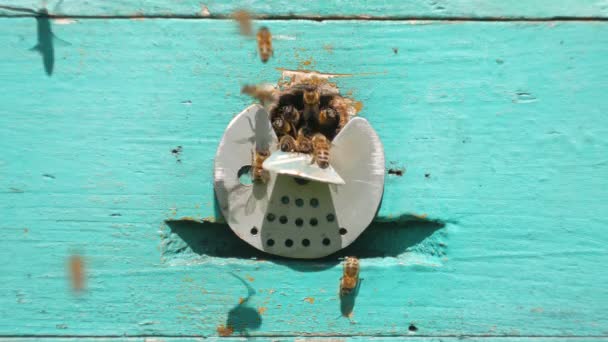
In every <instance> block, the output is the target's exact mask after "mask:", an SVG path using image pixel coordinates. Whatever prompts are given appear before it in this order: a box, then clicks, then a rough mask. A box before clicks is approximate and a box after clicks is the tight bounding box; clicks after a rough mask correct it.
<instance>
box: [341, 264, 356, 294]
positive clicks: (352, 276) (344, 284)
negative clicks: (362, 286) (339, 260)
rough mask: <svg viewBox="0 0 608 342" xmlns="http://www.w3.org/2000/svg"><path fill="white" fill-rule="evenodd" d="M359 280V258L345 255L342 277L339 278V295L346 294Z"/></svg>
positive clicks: (354, 287)
mask: <svg viewBox="0 0 608 342" xmlns="http://www.w3.org/2000/svg"><path fill="white" fill-rule="evenodd" d="M358 282H359V259H357V258H355V257H346V259H345V260H344V269H343V273H342V278H340V297H344V296H347V295H349V294H351V293H352V292H353V290H354V289H356V288H357V283H358Z"/></svg>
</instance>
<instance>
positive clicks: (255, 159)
mask: <svg viewBox="0 0 608 342" xmlns="http://www.w3.org/2000/svg"><path fill="white" fill-rule="evenodd" d="M269 156H270V151H257V150H256V151H254V152H252V158H251V159H252V160H251V178H252V179H253V181H254V182H256V183H266V182H267V181H268V179H269V174H268V171H266V170H264V168H263V167H262V164H263V163H264V160H266V159H267V158H268V157H269Z"/></svg>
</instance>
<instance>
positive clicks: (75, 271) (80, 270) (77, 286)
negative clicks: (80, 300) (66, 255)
mask: <svg viewBox="0 0 608 342" xmlns="http://www.w3.org/2000/svg"><path fill="white" fill-rule="evenodd" d="M69 263H70V270H69V272H70V278H71V280H72V289H73V290H74V291H76V292H80V291H82V290H84V281H85V279H84V277H85V273H84V261H83V259H82V257H81V256H79V255H72V256H71V257H70V261H69Z"/></svg>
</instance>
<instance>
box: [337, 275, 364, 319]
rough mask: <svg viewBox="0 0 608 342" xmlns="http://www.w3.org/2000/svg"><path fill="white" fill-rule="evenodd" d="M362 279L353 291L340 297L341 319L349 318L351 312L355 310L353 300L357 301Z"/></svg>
mask: <svg viewBox="0 0 608 342" xmlns="http://www.w3.org/2000/svg"><path fill="white" fill-rule="evenodd" d="M363 280H364V279H363V278H360V279H359V281H358V283H357V286H356V288H355V291H353V292H351V293H349V294H347V295H343V296H340V313H341V314H342V316H343V317H349V318H350V315H351V314H352V312H353V311H354V310H355V300H356V299H357V295H359V289H360V288H361V283H363Z"/></svg>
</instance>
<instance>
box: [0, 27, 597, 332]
mask: <svg viewBox="0 0 608 342" xmlns="http://www.w3.org/2000/svg"><path fill="white" fill-rule="evenodd" d="M38 23H40V21H38ZM36 24H37V21H36V20H34V19H33V18H4V19H0V27H2V28H4V29H2V30H0V41H2V42H3V49H0V60H2V62H3V63H2V67H1V68H0V82H1V89H2V92H0V103H1V105H0V150H1V151H2V153H0V208H1V209H0V210H1V215H0V216H1V217H2V221H1V222H0V241H2V245H1V246H2V248H0V260H2V261H3V262H2V263H1V264H0V274H2V283H1V285H0V317H1V319H0V335H4V336H7V335H25V336H35V335H53V336H64V335H65V336H79V335H87V336H120V335H123V334H125V335H134V336H152V335H155V336H181V335H185V336H210V335H215V334H217V332H216V328H217V327H218V326H220V325H225V324H228V323H231V324H233V325H237V326H238V327H240V329H239V331H237V332H235V334H238V333H241V334H251V335H254V336H295V335H301V334H311V335H343V336H358V335H363V336H371V335H385V336H398V335H412V336H416V335H418V336H425V337H429V338H432V337H441V336H446V337H450V336H452V337H457V336H461V335H466V336H471V335H472V336H484V337H492V336H548V337H559V336H595V337H605V336H606V335H608V317H607V316H606V315H605V308H606V307H607V306H608V290H606V288H605V284H606V282H607V281H608V275H606V272H603V270H604V269H605V264H606V263H607V262H608V257H607V251H606V248H605V246H606V244H607V243H608V234H606V227H607V225H608V218H607V217H606V215H605V214H604V213H606V212H607V210H608V202H607V201H606V198H607V195H608V192H607V191H608V190H607V189H608V187H607V186H608V177H606V176H608V160H607V159H606V158H607V157H606V156H607V155H608V138H607V136H608V135H607V133H608V122H607V121H606V120H605V113H606V112H607V111H608V99H606V97H605V92H606V89H607V86H608V68H606V56H607V55H608V34H607V33H608V24H607V23H604V22H584V23H583V22H559V21H557V22H549V23H538V22H534V23H531V22H527V23H495V22H492V23H490V22H432V21H422V22H409V21H403V22H401V21H395V22H376V21H324V22H312V21H280V20H276V21H271V22H260V23H259V24H266V25H268V26H269V27H270V28H271V30H272V31H273V32H274V33H275V37H276V39H275V56H274V58H273V59H272V60H271V61H270V62H269V63H268V64H267V65H264V64H261V63H260V62H259V59H258V57H257V56H256V55H255V42H253V41H252V40H248V39H246V38H242V37H240V36H238V35H237V34H236V27H235V26H234V23H232V22H231V21H228V20H175V19H171V20H169V19H162V20H112V19H100V20H94V19H77V20H76V21H69V20H68V21H66V20H59V21H52V22H51V25H52V26H51V27H52V30H53V31H54V34H55V35H56V36H57V37H58V38H60V39H61V40H63V41H65V42H67V43H65V42H64V43H61V42H60V41H58V40H57V41H55V43H54V45H53V49H50V50H49V49H47V50H45V53H47V55H46V59H47V61H48V60H49V58H52V60H53V61H54V68H53V73H52V75H50V76H49V75H48V74H47V72H45V67H44V65H43V58H42V57H41V56H40V55H39V54H37V53H35V52H33V51H29V49H30V48H31V47H32V46H34V45H36V43H37V41H38V40H39V39H43V40H44V38H45V37H42V38H41V37H37V36H36ZM51 52H52V54H51ZM276 67H284V68H291V69H297V68H314V69H317V70H320V71H326V72H334V73H348V74H354V75H353V76H352V77H344V78H340V79H338V80H337V83H338V84H339V86H340V87H341V88H342V89H343V90H344V91H346V92H350V93H352V96H353V97H355V98H356V99H359V100H361V101H363V103H364V109H363V112H362V113H361V114H362V115H363V116H364V117H366V118H368V119H369V120H370V122H371V123H372V125H373V126H374V127H375V128H376V129H377V130H378V132H379V134H380V137H381V138H382V140H383V142H384V144H385V150H386V157H387V160H388V161H389V163H388V165H387V166H388V167H389V168H404V170H405V173H404V175H403V176H401V177H399V176H390V177H389V178H388V179H387V184H386V190H385V196H384V200H383V203H382V208H381V210H380V213H379V218H378V223H376V224H375V225H374V226H373V227H372V228H370V230H369V231H368V232H367V233H366V236H363V237H362V240H361V241H359V242H358V245H356V246H354V247H353V249H351V252H353V253H355V254H357V255H360V256H362V257H363V259H362V267H363V270H362V277H363V278H364V281H363V283H362V286H361V289H360V292H359V295H358V297H357V298H356V305H355V309H354V316H353V323H356V324H352V323H351V322H350V321H349V320H348V319H346V318H340V306H341V303H340V302H339V300H338V297H337V295H336V291H337V286H338V278H339V277H340V274H341V269H340V267H339V265H338V264H337V262H338V261H337V260H336V259H335V258H330V259H329V260H325V261H315V262H294V261H288V260H260V259H263V258H264V256H262V255H259V254H256V253H254V252H252V251H251V250H250V249H247V248H246V247H245V246H243V244H242V243H240V241H239V240H237V239H236V238H235V237H234V236H232V235H231V233H230V232H229V231H228V229H227V228H226V227H225V226H224V225H222V224H220V223H210V222H205V223H196V222H188V221H179V220H178V219H180V218H183V217H191V218H193V219H195V220H202V219H203V218H206V217H215V208H214V200H213V192H212V185H211V179H212V178H211V176H212V161H213V156H214V153H215V149H216V145H217V142H218V140H219V138H220V136H221V135H222V132H223V129H224V127H225V126H226V124H227V123H228V122H229V120H230V119H231V118H232V117H233V116H234V114H236V113H237V112H239V111H240V110H241V109H243V108H244V107H245V106H247V105H248V104H249V103H250V100H249V99H247V98H246V97H243V96H241V95H240V94H239V89H240V86H241V85H242V84H244V83H247V82H260V81H275V80H276V79H277V78H278V72H277V70H276V69H275V68H276ZM178 146H181V147H182V149H181V151H180V152H178V151H177V147H178ZM174 150H175V153H173V151H174ZM423 214H426V215H428V217H429V218H430V219H432V220H435V221H433V222H424V221H422V222H420V221H418V222H417V221H415V220H412V218H413V216H412V215H423ZM167 219H174V220H178V221H172V222H169V223H167V224H166V223H165V220H167ZM210 221H212V220H210ZM71 253H79V254H81V255H83V256H84V258H85V260H86V269H87V275H88V290H87V291H86V293H84V294H81V295H74V294H73V293H71V291H70V290H69V286H68V285H69V282H68V280H67V279H66V262H67V257H68V256H69V255H70V254H71ZM252 257H255V258H257V259H251V258H252ZM229 272H233V273H234V274H236V275H238V276H240V277H241V278H243V279H245V282H246V283H247V284H249V285H250V286H252V287H253V288H254V289H255V295H254V296H253V297H251V299H250V300H249V301H248V302H247V303H245V304H244V305H240V306H239V305H238V302H239V297H243V298H244V297H246V296H247V288H246V287H245V286H244V284H243V283H242V282H241V281H240V280H238V279H237V278H235V277H233V276H231V275H230V273H229ZM410 326H415V327H416V331H412V330H414V329H413V328H410Z"/></svg>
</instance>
